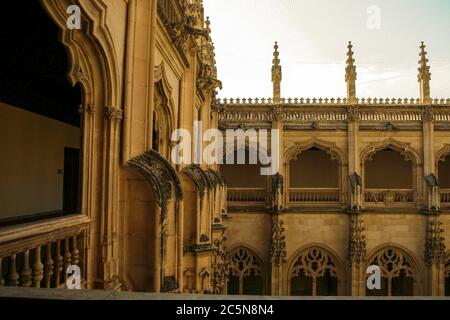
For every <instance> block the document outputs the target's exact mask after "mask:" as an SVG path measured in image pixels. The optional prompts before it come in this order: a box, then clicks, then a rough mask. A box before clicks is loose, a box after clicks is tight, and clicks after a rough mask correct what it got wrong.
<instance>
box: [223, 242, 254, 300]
mask: <svg viewBox="0 0 450 320" xmlns="http://www.w3.org/2000/svg"><path fill="white" fill-rule="evenodd" d="M229 262H230V273H229V274H230V275H229V280H228V285H227V293H228V294H230V295H262V294H263V277H262V263H261V261H260V260H259V259H258V258H257V257H256V255H255V254H254V253H253V252H251V251H250V250H249V249H247V248H245V247H239V248H236V249H234V250H233V251H231V252H230V253H229Z"/></svg>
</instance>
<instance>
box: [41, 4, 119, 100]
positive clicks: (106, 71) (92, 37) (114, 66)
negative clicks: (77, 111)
mask: <svg viewBox="0 0 450 320" xmlns="http://www.w3.org/2000/svg"><path fill="white" fill-rule="evenodd" d="M41 2H42V4H43V7H44V9H45V10H46V11H47V13H48V14H49V16H50V17H51V18H52V20H53V21H54V22H55V23H56V24H57V25H58V27H59V29H60V30H61V34H60V41H61V42H62V43H63V44H64V46H65V47H66V49H67V51H68V56H69V60H70V68H69V70H68V78H69V80H70V81H71V83H72V84H73V85H75V84H76V83H78V82H80V84H81V86H82V90H83V93H84V100H83V104H84V105H85V106H92V105H95V104H98V105H100V106H115V107H117V106H119V105H120V101H121V90H118V88H120V73H119V65H118V61H117V52H116V49H115V47H114V42H113V40H112V36H111V32H110V30H109V28H108V26H107V24H106V7H107V5H106V4H105V3H104V2H103V1H102V0H93V1H80V0H77V1H73V0H62V1H60V0H41ZM73 4H76V5H78V6H79V7H80V9H81V11H82V22H81V28H82V29H81V30H69V29H67V27H66V23H67V17H68V16H67V12H66V10H67V8H68V7H69V6H70V5H73Z"/></svg>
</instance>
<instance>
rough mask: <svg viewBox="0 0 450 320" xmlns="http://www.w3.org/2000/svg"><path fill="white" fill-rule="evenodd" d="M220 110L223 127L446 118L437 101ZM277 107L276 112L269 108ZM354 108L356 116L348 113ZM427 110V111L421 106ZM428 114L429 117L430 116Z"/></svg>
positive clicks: (449, 112)
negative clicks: (406, 103)
mask: <svg viewBox="0 0 450 320" xmlns="http://www.w3.org/2000/svg"><path fill="white" fill-rule="evenodd" d="M219 106H220V108H221V109H222V110H223V111H222V112H221V113H220V114H219V123H220V124H223V127H225V126H226V125H229V124H232V123H240V124H246V125H247V124H251V125H256V124H260V125H263V124H267V123H270V122H272V121H275V120H280V121H283V122H284V123H289V124H304V123H311V122H337V123H339V122H346V121H348V120H351V119H357V120H358V121H359V122H362V123H364V122H372V123H379V122H383V123H386V122H387V123H390V122H396V123H403V122H407V123H410V122H417V123H421V122H422V121H429V120H430V119H431V120H432V121H434V122H436V123H439V122H444V123H445V122H450V105H448V104H438V105H431V106H429V105H428V106H424V105H422V104H409V105H404V104H401V105H393V106H391V105H386V104H380V105H376V106H374V105H368V104H366V105H348V104H342V105H339V104H329V105H326V104H314V103H313V104H304V105H295V106H293V105H289V104H281V105H275V104H248V103H247V104H246V103H243V104H228V105H227V104H222V105H219ZM275 106H276V107H277V110H278V112H277V116H276V119H275V116H274V113H273V112H272V111H271V109H273V107H275ZM353 109H357V113H358V116H357V118H355V115H354V114H353V113H352V112H353V111H352V110H353ZM425 109H426V110H428V113H426V112H424V110H425ZM430 114H432V118H430Z"/></svg>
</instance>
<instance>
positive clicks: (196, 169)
mask: <svg viewBox="0 0 450 320" xmlns="http://www.w3.org/2000/svg"><path fill="white" fill-rule="evenodd" d="M182 172H183V173H185V174H186V175H187V176H188V177H189V178H191V180H192V181H193V182H194V185H195V187H196V188H197V191H198V193H199V195H200V199H203V197H204V196H205V192H206V190H207V189H211V188H212V187H213V186H214V181H212V179H211V177H210V176H208V175H207V174H206V172H205V171H204V170H203V169H202V168H201V167H200V166H199V165H197V164H191V165H190V166H188V167H186V168H184V169H183V170H182Z"/></svg>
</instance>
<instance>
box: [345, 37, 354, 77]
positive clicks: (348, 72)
mask: <svg viewBox="0 0 450 320" xmlns="http://www.w3.org/2000/svg"><path fill="white" fill-rule="evenodd" d="M347 48H348V52H347V62H346V67H345V81H349V80H356V66H355V59H353V50H352V49H353V45H352V42H351V41H349V42H348V46H347Z"/></svg>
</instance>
